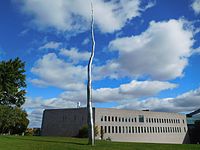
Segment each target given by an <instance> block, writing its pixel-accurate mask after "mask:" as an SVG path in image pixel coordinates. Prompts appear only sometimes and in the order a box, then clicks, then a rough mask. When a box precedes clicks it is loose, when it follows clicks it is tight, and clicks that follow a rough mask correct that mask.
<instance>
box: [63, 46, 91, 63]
mask: <svg viewBox="0 0 200 150" xmlns="http://www.w3.org/2000/svg"><path fill="white" fill-rule="evenodd" d="M59 54H60V55H63V56H66V57H68V58H69V59H70V60H71V61H72V62H73V63H78V62H79V61H88V60H89V57H90V53H89V52H79V51H78V49H76V48H71V49H70V50H67V49H64V48H62V49H60V53H59Z"/></svg>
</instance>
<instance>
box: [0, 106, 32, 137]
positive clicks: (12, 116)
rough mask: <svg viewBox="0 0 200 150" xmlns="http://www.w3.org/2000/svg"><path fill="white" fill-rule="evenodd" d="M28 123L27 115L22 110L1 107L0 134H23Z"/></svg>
mask: <svg viewBox="0 0 200 150" xmlns="http://www.w3.org/2000/svg"><path fill="white" fill-rule="evenodd" d="M28 123H29V120H28V119H27V113H26V112H25V111H23V110H22V109H21V108H19V107H10V106H6V105H0V133H10V134H21V133H23V132H25V131H26V128H27V126H28Z"/></svg>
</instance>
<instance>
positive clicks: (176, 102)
mask: <svg viewBox="0 0 200 150" xmlns="http://www.w3.org/2000/svg"><path fill="white" fill-rule="evenodd" d="M199 99H200V88H199V89H196V90H191V91H189V92H186V93H183V94H181V95H179V96H177V97H175V98H163V99H158V98H148V99H145V100H142V101H140V100H133V101H132V102H131V101H128V102H127V101H126V102H122V103H121V105H119V106H118V108H124V109H140V110H143V109H150V110H154V111H169V112H187V111H193V110H196V109H199V106H200V101H199Z"/></svg>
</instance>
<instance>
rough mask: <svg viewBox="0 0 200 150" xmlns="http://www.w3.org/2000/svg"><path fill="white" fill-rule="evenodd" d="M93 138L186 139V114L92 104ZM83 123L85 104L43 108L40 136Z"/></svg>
mask: <svg viewBox="0 0 200 150" xmlns="http://www.w3.org/2000/svg"><path fill="white" fill-rule="evenodd" d="M93 113H94V115H93V116H94V123H95V126H97V127H98V130H99V134H98V135H97V137H96V138H97V139H102V138H103V139H111V140H112V141H123V142H147V143H180V144H181V143H188V142H189V141H188V140H189V137H188V134H187V131H188V129H187V122H186V116H185V115H182V114H178V113H166V112H153V111H139V110H121V109H112V108H93ZM86 124H87V110H86V108H74V109H55V110H45V111H44V114H43V122H42V135H43V136H77V135H78V133H79V129H81V128H82V127H83V126H84V125H86Z"/></svg>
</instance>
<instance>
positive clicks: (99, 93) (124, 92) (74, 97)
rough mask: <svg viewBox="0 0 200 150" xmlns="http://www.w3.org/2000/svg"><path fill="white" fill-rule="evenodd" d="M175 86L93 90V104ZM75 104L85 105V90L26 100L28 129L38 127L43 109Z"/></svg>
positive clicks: (141, 85)
mask: <svg viewBox="0 0 200 150" xmlns="http://www.w3.org/2000/svg"><path fill="white" fill-rule="evenodd" d="M176 86H177V85H176V84H172V83H169V82H160V81H135V80H133V81H132V82H130V83H127V84H122V85H121V86H120V87H117V88H100V89H95V90H93V102H110V101H116V102H119V101H121V100H132V99H135V98H140V97H144V96H154V95H156V94H157V93H159V92H160V91H162V90H168V89H173V88H175V87H176ZM77 102H81V106H82V107H83V106H84V107H85V104H86V88H83V89H80V90H78V89H77V90H76V91H70V90H69V91H65V92H63V93H62V94H60V95H59V96H58V98H50V99H42V98H36V99H31V98H28V99H27V100H26V102H25V104H24V105H23V108H25V109H26V110H27V112H28V115H29V119H30V124H29V127H40V126H41V121H42V113H43V110H44V109H58V108H73V107H76V104H77Z"/></svg>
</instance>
